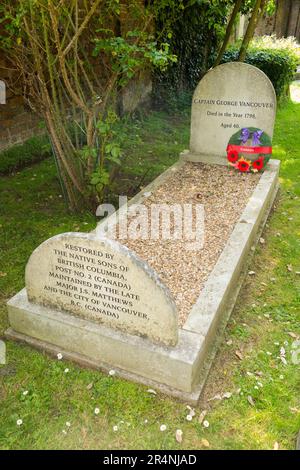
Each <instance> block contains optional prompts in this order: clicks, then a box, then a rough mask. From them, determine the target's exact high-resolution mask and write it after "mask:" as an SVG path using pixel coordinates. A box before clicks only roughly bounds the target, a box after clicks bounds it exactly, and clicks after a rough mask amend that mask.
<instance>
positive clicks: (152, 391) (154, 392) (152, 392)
mask: <svg viewBox="0 0 300 470" xmlns="http://www.w3.org/2000/svg"><path fill="white" fill-rule="evenodd" d="M147 392H148V393H151V395H157V392H156V391H155V390H153V389H152V388H148V390H147Z"/></svg>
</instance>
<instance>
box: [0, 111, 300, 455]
mask: <svg viewBox="0 0 300 470" xmlns="http://www.w3.org/2000/svg"><path fill="white" fill-rule="evenodd" d="M299 122H300V104H294V103H289V104H287V105H286V106H285V107H283V108H281V109H279V112H278V117H277V123H276V132H275V138H274V157H275V158H279V159H280V160H281V162H282V166H281V178H280V180H281V191H280V194H279V196H278V199H277V201H276V205H275V210H274V212H273V213H272V215H271V217H270V220H269V222H268V225H267V227H266V230H265V232H264V234H263V239H262V240H261V243H260V245H259V247H258V248H257V250H256V252H255V255H254V258H253V260H252V262H251V267H250V269H251V271H253V272H254V273H255V274H254V275H251V276H249V277H248V278H247V280H246V282H245V283H244V285H243V288H242V290H241V293H240V296H239V300H238V303H237V306H236V308H235V310H234V312H233V314H232V317H231V320H230V322H229V325H228V327H227V329H226V332H225V335H224V338H223V340H222V344H221V346H220V349H219V352H218V355H217V358H216V360H215V362H214V364H213V367H212V371H211V374H210V376H209V379H208V382H207V385H206V387H205V390H204V393H203V395H202V398H201V401H200V403H199V406H198V407H197V408H196V410H195V411H196V416H195V417H194V419H193V420H192V422H188V421H187V420H186V415H187V414H188V410H187V408H186V405H185V404H184V403H180V402H177V401H175V400H172V399H170V398H167V397H165V396H163V395H161V394H157V395H154V394H151V393H149V392H148V391H147V387H144V386H141V385H136V384H133V383H130V382H126V381H124V380H121V379H119V378H118V377H117V376H114V377H111V376H109V375H107V374H103V373H100V372H97V371H92V370H87V369H82V368H80V367H78V366H76V365H74V364H72V363H67V362H66V361H64V360H60V361H59V360H56V359H53V358H52V359H51V358H49V357H48V356H47V355H46V354H43V353H41V352H37V351H35V350H33V349H31V348H29V347H27V346H24V345H20V344H15V343H13V342H10V341H7V342H6V347H7V364H6V365H5V366H0V399H1V407H0V423H1V426H0V448H1V449H179V448H184V449H208V448H210V449H273V448H277V447H278V448H279V449H293V448H294V446H295V439H296V435H297V432H298V431H299V429H300V373H299V368H300V365H299V364H298V365H297V364H294V363H293V361H292V352H293V349H292V348H293V343H294V342H295V339H296V337H297V335H300V242H299V240H300V237H299V235H300V211H299V202H300V133H299ZM126 135H127V138H126V142H125V147H126V155H127V159H126V162H125V163H124V167H123V172H122V175H121V176H120V178H119V181H118V186H119V188H118V190H119V192H120V193H126V192H128V193H130V194H133V193H134V192H136V191H138V189H139V188H140V187H141V185H145V184H146V183H147V182H148V181H151V180H152V179H153V178H154V177H155V176H156V175H158V174H159V173H161V172H162V171H163V170H164V169H165V168H167V167H168V166H170V165H171V164H172V163H173V162H175V161H176V159H177V158H178V153H179V152H180V151H181V150H183V149H184V148H187V147H188V136H189V115H188V113H186V114H176V115H167V114H165V113H158V112H154V113H152V114H150V115H149V116H147V117H144V118H143V119H136V120H134V121H132V122H130V123H128V124H127V128H126ZM0 198H1V203H0V204H1V205H0V248H1V252H0V335H3V333H4V331H5V329H6V328H7V327H8V321H7V314H6V305H5V303H6V301H7V299H9V298H10V297H11V296H12V295H13V294H14V293H16V292H17V291H18V290H20V289H21V288H22V287H23V286H24V269H25V265H26V262H27V259H28V257H29V256H30V254H31V252H32V250H33V249H34V248H35V247H36V246H37V245H39V244H40V243H41V242H42V241H44V240H45V239H47V238H49V237H51V236H53V235H55V234H58V233H62V232H66V231H89V230H91V229H92V228H94V226H95V217H94V216H93V214H90V213H82V214H80V215H72V214H69V213H67V211H66V208H65V204H64V200H63V196H62V194H61V190H60V187H59V181H58V179H57V176H56V170H55V165H54V163H53V161H52V160H51V159H47V160H44V161H42V162H40V163H37V164H35V165H33V166H31V167H27V168H25V169H23V170H22V171H20V172H18V173H16V174H14V175H10V176H5V177H4V176H3V177H0ZM298 347H299V346H298ZM283 359H285V360H283ZM24 392H25V393H24ZM225 392H227V393H228V394H227V395H226V396H227V397H228V398H226V399H222V400H219V399H214V400H211V399H212V398H213V397H215V396H218V395H219V394H221V395H222V394H224V393H225ZM95 408H98V409H99V413H98V414H95V412H94V410H95ZM203 412H206V415H205V420H207V422H208V423H209V427H204V426H203V422H201V416H202V418H203V416H204V414H205V413H203ZM199 417H200V420H199ZM19 419H21V420H22V425H20V426H18V425H17V420H19ZM66 423H67V424H66ZM162 424H165V425H166V427H167V429H166V431H164V432H161V431H160V426H161V425H162ZM177 429H181V430H182V431H183V442H182V443H181V444H180V443H177V442H176V439H175V432H176V430H177Z"/></svg>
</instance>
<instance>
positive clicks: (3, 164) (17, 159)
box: [0, 136, 52, 175]
mask: <svg viewBox="0 0 300 470" xmlns="http://www.w3.org/2000/svg"><path fill="white" fill-rule="evenodd" d="M51 154H52V151H51V146H50V144H49V140H48V138H47V137H46V136H37V137H32V138H31V139H28V140H27V141H26V142H24V143H23V144H19V145H14V146H13V147H10V148H9V149H7V150H3V151H2V152H0V174H1V175H5V174H8V173H11V172H13V171H15V170H19V169H20V168H24V167H25V166H27V165H31V164H32V163H36V162H39V161H41V160H43V159H45V158H47V157H49V156H50V155H51Z"/></svg>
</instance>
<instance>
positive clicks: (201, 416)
mask: <svg viewBox="0 0 300 470" xmlns="http://www.w3.org/2000/svg"><path fill="white" fill-rule="evenodd" d="M206 415H207V410H203V411H201V413H200V416H199V419H198V421H199V423H200V424H202V423H203V421H204V418H205V416H206Z"/></svg>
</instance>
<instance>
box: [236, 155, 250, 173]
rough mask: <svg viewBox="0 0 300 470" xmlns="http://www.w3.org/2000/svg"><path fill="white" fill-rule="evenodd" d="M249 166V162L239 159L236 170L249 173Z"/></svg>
mask: <svg viewBox="0 0 300 470" xmlns="http://www.w3.org/2000/svg"><path fill="white" fill-rule="evenodd" d="M250 165H251V162H249V161H248V160H245V159H244V158H241V159H240V160H239V162H238V165H237V168H238V170H240V171H242V172H243V173H244V172H246V171H249V169H250Z"/></svg>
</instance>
